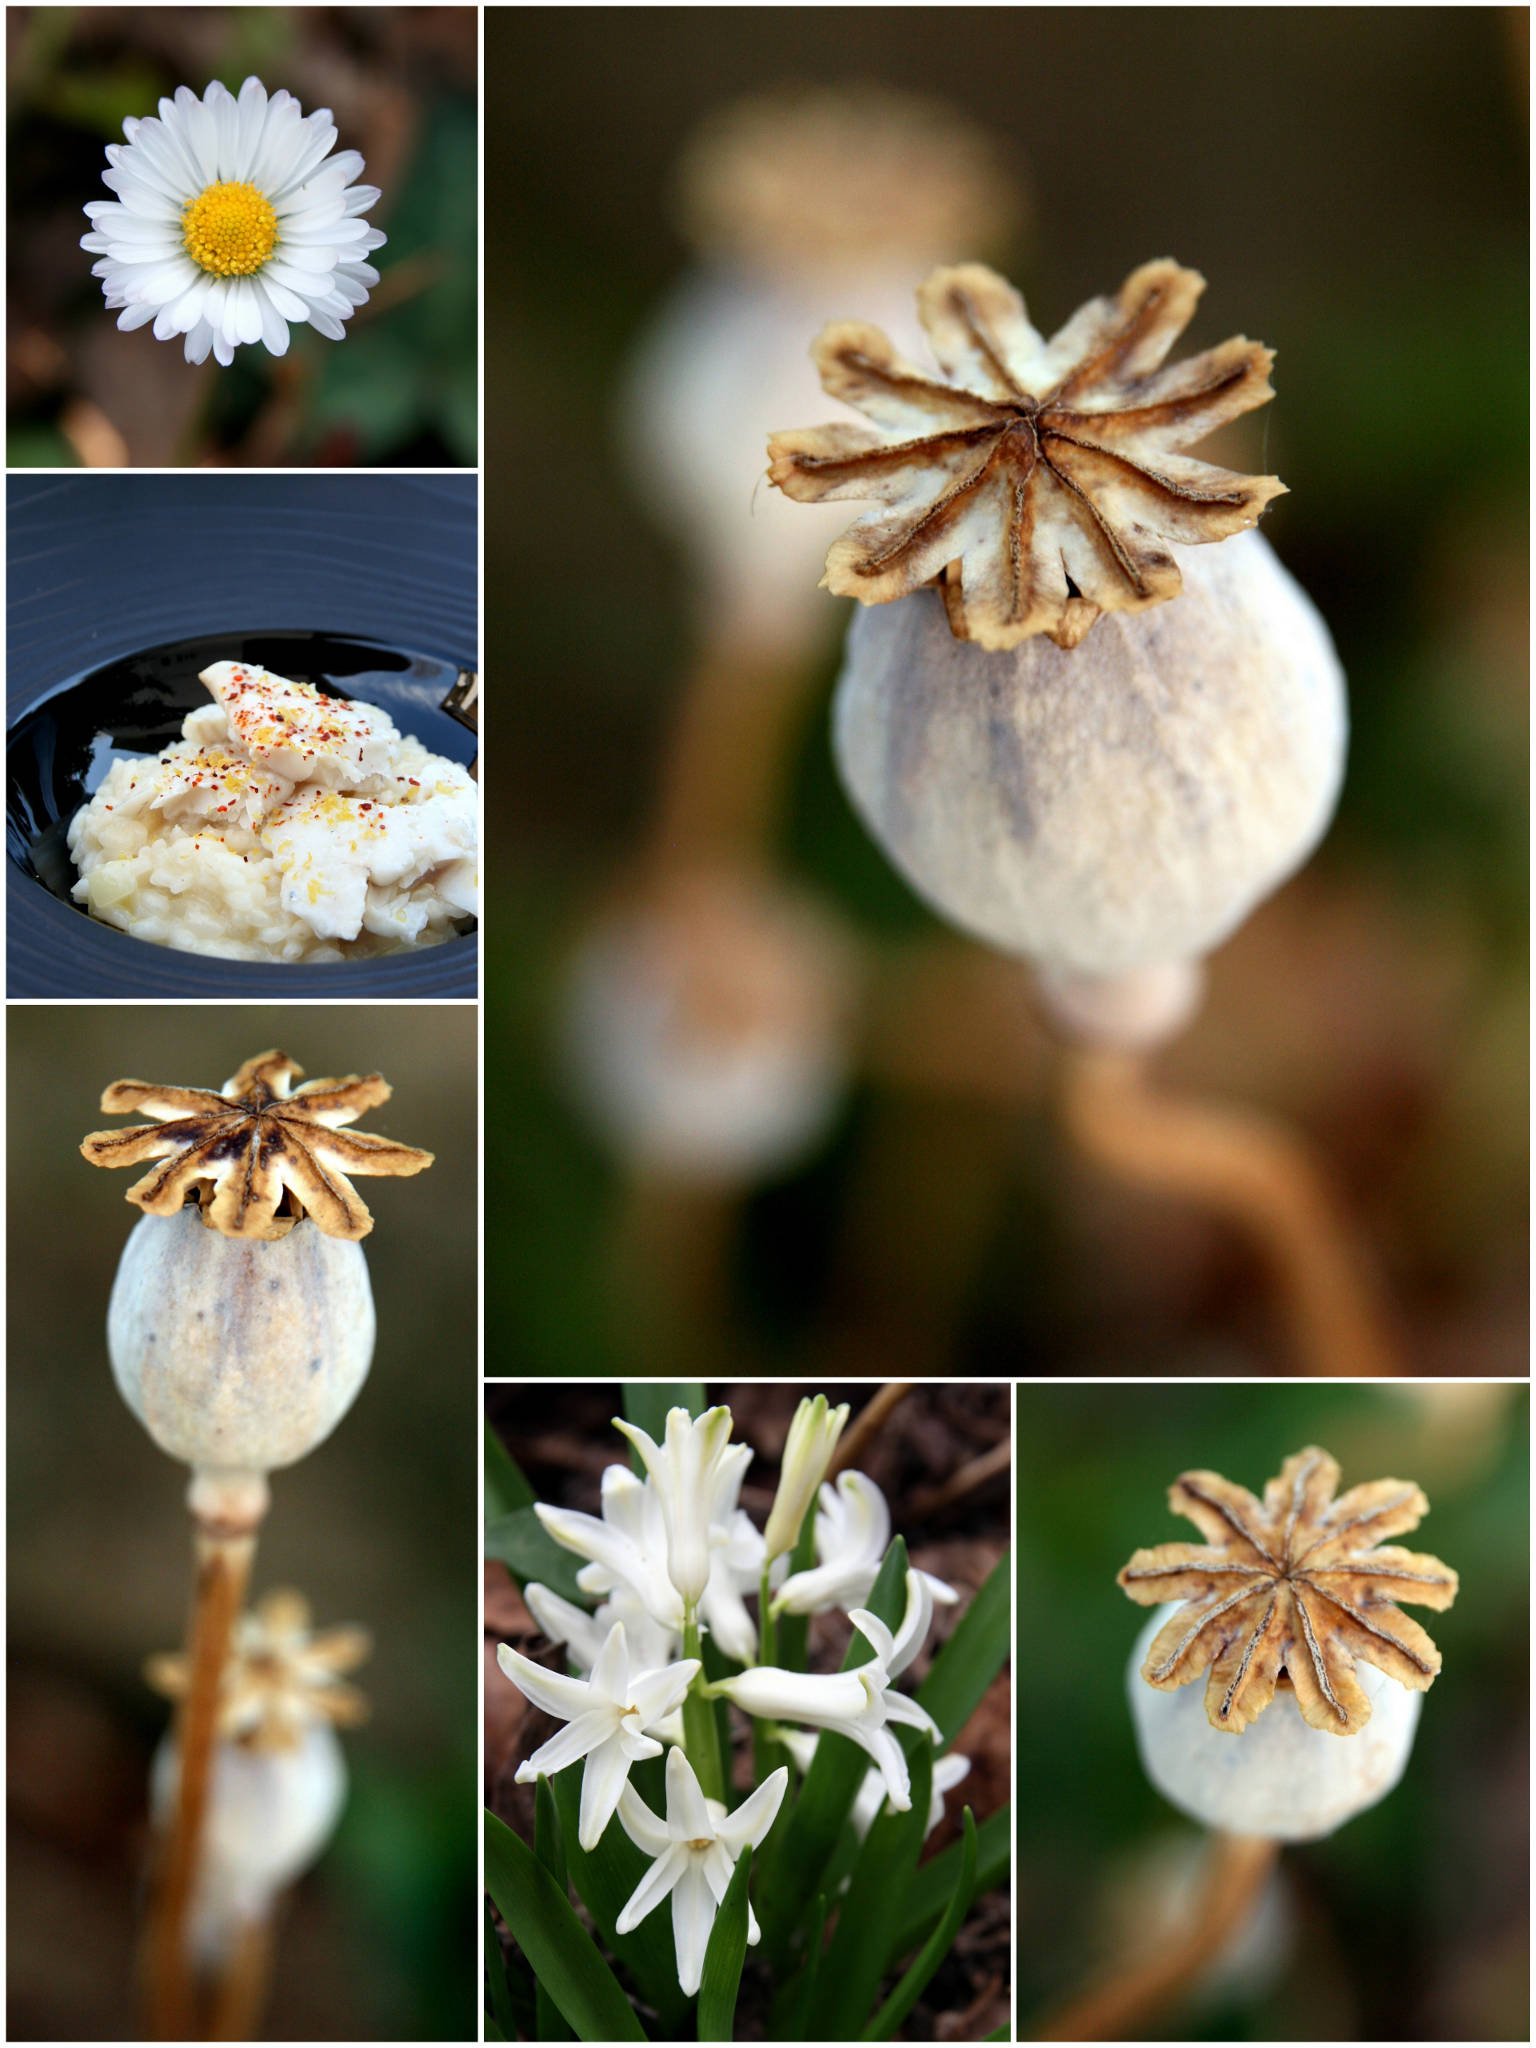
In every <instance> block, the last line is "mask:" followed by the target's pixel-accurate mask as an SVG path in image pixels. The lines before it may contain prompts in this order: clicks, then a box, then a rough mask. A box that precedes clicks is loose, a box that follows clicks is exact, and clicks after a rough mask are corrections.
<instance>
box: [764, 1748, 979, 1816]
mask: <svg viewBox="0 0 1536 2048" xmlns="http://www.w3.org/2000/svg"><path fill="white" fill-rule="evenodd" d="M778 1739H779V1741H780V1742H781V1743H782V1744H783V1745H784V1747H785V1749H787V1750H788V1752H789V1758H790V1762H791V1763H792V1764H793V1765H794V1767H795V1769H796V1770H797V1771H798V1772H799V1773H800V1775H801V1777H802V1778H803V1777H804V1776H805V1774H806V1772H807V1771H808V1770H809V1769H810V1768H811V1765H812V1764H813V1763H814V1762H815V1760H816V1745H817V1744H818V1743H819V1742H820V1740H821V1737H820V1736H819V1735H812V1734H810V1733H809V1732H808V1731H807V1730H805V1729H803V1728H781V1729H780V1730H779V1738H778ZM970 1775H971V1760H970V1758H969V1757H968V1756H961V1755H960V1754H959V1753H958V1751H954V1750H952V1751H951V1752H950V1754H949V1755H948V1756H938V1757H935V1758H934V1760H933V1782H932V1786H931V1789H930V1791H929V1794H928V1819H927V1821H926V1822H925V1823H924V1826H923V1840H924V1841H926V1840H927V1839H928V1837H929V1836H930V1835H931V1834H932V1833H933V1831H934V1829H935V1828H936V1827H937V1826H938V1824H939V1822H940V1821H941V1820H942V1819H943V1818H944V1799H945V1795H946V1794H947V1793H950V1792H953V1791H954V1789H955V1787H956V1786H957V1785H959V1784H961V1783H963V1781H964V1780H965V1779H966V1778H968V1777H969V1776H970ZM889 1805H890V1801H889V1800H888V1799H887V1797H886V1793H885V1780H884V1778H882V1777H881V1775H880V1773H879V1772H878V1771H877V1770H873V1769H871V1770H868V1771H866V1772H865V1773H864V1778H863V1781H862V1783H861V1784H860V1786H859V1789H858V1791H857V1792H856V1793H855V1794H854V1797H853V1805H852V1808H851V1809H850V1811H849V1815H848V1818H849V1819H850V1820H851V1821H852V1822H853V1826H854V1831H855V1833H856V1834H857V1835H858V1837H859V1840H860V1841H861V1842H862V1841H863V1839H864V1837H865V1836H866V1835H867V1834H868V1833H869V1831H870V1829H871V1828H872V1827H873V1826H874V1824H875V1821H876V1818H877V1817H878V1815H879V1812H880V1809H881V1807H882V1806H889Z"/></svg>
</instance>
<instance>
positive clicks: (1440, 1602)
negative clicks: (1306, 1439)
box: [1118, 1448, 1457, 1735]
mask: <svg viewBox="0 0 1536 2048" xmlns="http://www.w3.org/2000/svg"><path fill="white" fill-rule="evenodd" d="M1338 1483H1339V1468H1338V1465H1337V1463H1336V1462H1335V1461H1334V1459H1332V1458H1330V1457H1329V1455H1328V1453H1327V1452H1326V1451H1320V1450H1317V1449H1316V1448H1311V1449H1308V1450H1305V1451H1298V1452H1297V1453H1296V1454H1295V1456H1294V1457H1290V1458H1287V1459H1286V1461H1285V1463H1284V1464H1283V1465H1282V1466H1281V1468H1280V1473H1279V1476H1278V1477H1277V1478H1274V1479H1271V1480H1270V1481H1269V1483H1268V1485H1267V1486H1266V1487H1265V1489H1264V1497H1263V1499H1262V1500H1256V1499H1255V1498H1254V1496H1253V1495H1252V1494H1251V1493H1249V1492H1248V1491H1247V1489H1246V1488H1245V1487H1241V1486H1236V1485H1234V1484H1233V1483H1232V1481H1231V1480H1229V1479H1223V1478H1222V1477H1221V1476H1220V1474H1219V1473H1216V1472H1186V1473H1184V1474H1183V1475H1182V1476H1181V1477H1180V1478H1179V1479H1177V1480H1176V1481H1175V1482H1174V1484H1173V1486H1172V1487H1171V1488H1170V1489H1169V1493H1168V1502H1169V1505H1170V1507H1171V1508H1172V1509H1173V1511H1174V1513H1175V1514H1178V1515H1184V1516H1186V1517H1187V1518H1188V1519H1189V1520H1190V1521H1192V1522H1193V1523H1194V1524H1195V1526H1196V1527H1197V1528H1198V1529H1199V1530H1200V1531H1201V1533H1202V1534H1203V1535H1204V1536H1205V1537H1206V1538H1207V1542H1206V1543H1205V1544H1203V1545H1202V1544H1194V1543H1160V1544H1158V1545H1156V1546H1155V1547H1154V1548H1153V1549H1150V1550H1138V1551H1137V1552H1136V1554H1135V1555H1134V1556H1133V1557H1132V1559H1131V1561H1130V1563H1129V1564H1127V1565H1126V1566H1125V1568H1124V1570H1123V1571H1122V1572H1121V1573H1120V1574H1119V1580H1118V1583H1119V1584H1120V1586H1121V1587H1122V1588H1123V1590H1124V1591H1125V1592H1126V1593H1128V1594H1129V1595H1130V1597H1131V1599H1133V1600H1135V1601H1136V1602H1137V1603H1138V1604H1139V1605H1141V1606H1143V1607H1150V1606H1155V1605H1157V1604H1158V1603H1159V1602H1161V1601H1165V1600H1177V1601H1181V1602H1184V1603H1185V1604H1184V1605H1182V1606H1181V1607H1180V1608H1179V1609H1178V1611H1177V1613H1175V1614H1174V1615H1173V1616H1172V1617H1171V1618H1170V1619H1169V1620H1168V1622H1167V1623H1166V1624H1165V1625H1164V1627H1163V1628H1162V1629H1161V1630H1160V1631H1159V1633H1158V1635H1157V1637H1156V1638H1155V1640H1154V1641H1153V1643H1152V1646H1151V1649H1150V1650H1149V1651H1148V1653H1147V1659H1146V1662H1145V1663H1144V1664H1143V1666H1142V1670H1141V1675H1142V1677H1143V1678H1144V1679H1145V1680H1146V1681H1147V1683H1148V1684H1149V1685H1152V1686H1156V1687H1158V1688H1159V1689H1160V1690H1162V1691H1169V1692H1171V1691H1173V1690H1174V1689H1176V1688H1177V1687H1179V1686H1181V1685H1187V1684H1188V1683H1189V1682H1190V1681H1191V1680H1192V1679H1195V1678H1198V1677H1199V1676H1200V1675H1201V1673H1202V1672H1208V1673H1209V1676H1208V1678H1207V1680H1206V1690H1205V1711H1206V1715H1207V1718H1208V1719H1209V1721H1210V1724H1211V1726H1212V1727H1213V1728H1217V1729H1223V1730H1228V1731H1231V1732H1233V1733H1240V1732H1241V1731H1242V1730H1243V1729H1244V1728H1246V1727H1247V1726H1248V1725H1249V1723H1250V1722H1252V1721H1254V1720H1256V1719H1257V1718H1258V1716H1259V1715H1260V1714H1262V1713H1263V1711H1264V1709H1265V1708H1266V1707H1267V1706H1268V1705H1269V1704H1270V1702H1271V1701H1272V1700H1273V1698H1274V1696H1275V1689H1276V1687H1277V1685H1281V1684H1284V1683H1286V1682H1287V1681H1288V1682H1289V1684H1290V1685H1291V1686H1292V1687H1293V1688H1294V1691H1295V1695H1296V1704H1297V1706H1298V1707H1299V1708H1300V1709H1301V1713H1302V1717H1303V1719H1304V1720H1305V1721H1306V1722H1307V1724H1308V1725H1309V1726H1310V1727H1313V1728H1318V1729H1323V1730H1325V1731H1327V1732H1328V1733H1330V1734H1333V1735H1353V1734H1355V1733H1357V1732H1358V1731H1359V1730H1360V1729H1362V1728H1363V1727H1364V1726H1365V1724H1366V1722H1367V1721H1369V1719H1370V1717H1371V1705H1370V1701H1369V1699H1368V1698H1367V1696H1366V1693H1365V1690H1364V1688H1363V1687H1362V1685H1361V1684H1360V1681H1359V1679H1358V1677H1357V1676H1356V1660H1357V1659H1363V1660H1364V1661H1365V1662H1366V1663H1368V1664H1373V1665H1375V1666H1376V1668H1377V1669H1378V1670H1380V1671H1384V1672H1386V1673H1387V1675H1388V1676H1389V1677H1391V1678H1395V1679H1396V1680H1397V1681H1398V1683H1399V1684H1400V1685H1403V1686H1406V1687H1408V1688H1410V1689H1411V1690H1413V1691H1415V1692H1424V1691H1426V1690H1427V1689H1428V1687H1429V1685H1430V1683H1431V1681H1432V1680H1433V1679H1434V1677H1435V1674H1436V1673H1437V1672H1438V1671H1439V1669H1440V1652H1439V1651H1438V1650H1437V1649H1436V1648H1435V1646H1434V1644H1433V1643H1432V1642H1431V1641H1430V1639H1429V1637H1428V1636H1427V1635H1426V1634H1425V1632H1424V1630H1423V1629H1422V1628H1420V1627H1419V1625H1418V1623H1417V1622H1415V1621H1410V1620H1409V1618H1408V1616H1407V1615H1406V1614H1403V1613H1401V1612H1400V1611H1399V1609H1398V1608H1397V1607H1396V1606H1395V1605H1394V1602H1396V1601H1399V1600H1407V1601H1411V1602H1414V1603H1416V1604H1418V1605H1420V1606H1424V1607H1436V1608H1443V1607H1449V1606H1450V1604H1451V1602H1452V1601H1453V1600H1454V1599H1455V1597H1456V1587H1457V1579H1456V1574H1455V1572H1453V1571H1451V1570H1450V1569H1449V1567H1448V1566H1446V1565H1443V1564H1442V1563H1441V1562H1440V1560H1439V1558H1437V1557H1427V1556H1423V1555H1421V1554H1420V1553H1418V1552H1416V1551H1411V1550H1401V1549H1399V1548H1398V1547H1397V1546H1396V1545H1395V1544H1384V1543H1383V1542H1382V1539H1383V1538H1384V1537H1387V1536H1396V1535H1400V1534H1402V1533H1403V1532H1404V1531H1405V1530H1408V1529H1413V1528H1416V1527H1417V1526H1418V1523H1419V1520H1420V1518H1421V1517H1422V1516H1423V1515H1425V1514H1426V1513H1428V1510H1429V1503H1428V1501H1427V1500H1426V1499H1425V1498H1424V1495H1423V1494H1422V1493H1421V1492H1420V1491H1419V1489H1418V1487H1416V1486H1412V1485H1408V1484H1406V1483H1405V1482H1403V1481H1402V1480H1398V1479H1378V1480H1374V1481H1373V1482H1371V1483H1370V1484H1369V1485H1366V1486H1356V1487H1352V1488H1351V1489H1350V1491H1349V1492H1348V1493H1346V1494H1344V1495H1342V1496H1341V1497H1340V1498H1339V1499H1337V1500H1335V1498H1334V1494H1335V1492H1336V1491H1337V1488H1338Z"/></svg>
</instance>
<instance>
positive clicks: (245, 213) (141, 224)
mask: <svg viewBox="0 0 1536 2048" xmlns="http://www.w3.org/2000/svg"><path fill="white" fill-rule="evenodd" d="M123 133H124V135H126V136H127V138H128V141H127V146H126V147H124V146H123V145H122V144H121V143H111V144H109V145H108V147H107V161H108V163H109V164H110V165H111V169H110V170H106V171H103V172H102V183H103V184H104V185H106V186H108V187H109V188H110V189H111V190H112V191H113V192H114V193H115V194H116V195H117V196H116V198H115V199H98V200H93V201H92V202H91V204H90V205H89V206H87V207H86V208H85V212H86V214H87V215H88V216H89V217H90V222H91V232H90V234H88V235H85V236H83V237H82V238H81V242H80V246H81V248H82V249H87V250H89V251H90V252H91V253H92V254H93V255H96V256H99V257H100V258H101V261H100V262H99V263H96V264H94V265H93V266H92V272H91V274H92V276H94V277H99V278H100V279H101V281H102V290H103V292H104V293H105V295H106V302H107V305H108V306H109V307H112V308H118V307H120V308H121V309H122V310H121V311H120V312H119V314H118V321H117V324H118V326H119V327H121V328H124V329H129V328H134V327H142V326H144V325H145V324H146V322H148V321H150V320H153V321H154V323H155V339H156V340H157V341H169V340H170V339H171V338H172V337H173V336H175V335H178V334H183V335H185V336H186V357H187V361H188V362H189V363H201V362H204V361H206V359H207V356H208V352H209V350H210V349H211V350H212V351H213V354H214V356H215V358H216V359H217V361H219V362H221V363H224V364H226V365H227V364H229V363H232V362H233V361H234V357H235V350H236V349H237V348H238V347H240V345H241V344H242V343H255V342H258V341H259V342H262V343H263V344H264V345H265V346H266V348H267V349H268V351H269V352H270V353H271V354H272V355H275V356H280V355H282V354H283V353H284V352H285V350H286V349H287V347H288V328H289V324H290V323H292V324H293V325H295V326H299V325H302V324H303V323H304V322H305V321H308V323H309V325H310V326H311V327H315V328H318V329H319V331H320V333H322V334H324V335H326V336H328V337H329V338H330V339H331V340H332V341H341V340H344V339H345V336H346V328H345V326H344V325H343V322H344V321H347V320H349V319H350V318H351V317H352V314H353V313H354V312H355V311H356V309H357V308H358V307H359V306H361V305H364V304H365V303H366V302H367V298H368V293H369V290H370V289H371V287H372V286H374V285H376V284H377V283H378V281H379V273H378V272H377V271H376V270H375V269H374V268H373V266H372V265H371V264H370V263H367V262H365V261H364V258H365V257H367V256H368V255H369V253H370V252H371V251H372V250H374V249H377V248H379V247H380V246H381V245H382V244H383V242H384V240H385V237H384V236H383V235H381V234H380V233H379V231H378V229H377V228H371V227H369V226H368V225H367V223H366V222H365V221H363V220H362V219H361V218H360V217H359V216H360V215H362V214H365V213H366V212H367V211H368V209H369V208H370V207H371V206H372V205H373V204H374V202H375V201H376V200H377V199H378V198H379V196H380V195H379V190H378V188H377V186H374V185H358V184H355V183H354V182H353V181H354V180H355V179H356V178H358V177H360V176H361V175H362V170H363V159H362V158H361V157H360V156H359V155H358V153H357V151H356V150H355V149H347V150H343V151H342V152H341V154H340V155H339V156H334V157H333V156H331V150H332V148H333V147H334V146H335V142H336V128H335V125H334V123H333V122H332V119H331V113H330V109H329V108H328V107H321V108H319V109H318V110H317V111H316V112H315V113H313V114H310V115H307V116H306V115H304V114H303V113H302V112H301V110H300V107H299V103H298V101H297V100H296V99H295V98H294V97H293V95H292V94H291V93H288V92H276V93H274V94H273V95H272V97H271V98H270V99H268V97H267V91H266V87H265V86H264V85H263V84H262V82H261V80H260V79H259V78H248V79H247V80H246V81H245V83H244V85H242V86H241V88H240V96H239V98H238V99H236V98H235V97H234V95H233V94H232V93H230V92H229V91H228V90H227V88H226V87H224V86H223V85H221V84H219V83H218V81H217V80H215V81H214V82H213V83H212V84H211V85H210V86H209V87H208V90H207V91H206V92H205V93H204V94H203V97H202V98H201V99H199V98H198V97H197V95H196V94H195V93H194V92H193V91H192V90H191V88H190V87H188V86H185V85H183V86H178V87H177V89H176V97H175V99H174V100H168V99H163V100H161V102H160V117H159V119H158V120H156V119H155V118H154V117H153V116H150V117H149V118H147V119H145V120H132V119H130V120H126V121H124V123H123Z"/></svg>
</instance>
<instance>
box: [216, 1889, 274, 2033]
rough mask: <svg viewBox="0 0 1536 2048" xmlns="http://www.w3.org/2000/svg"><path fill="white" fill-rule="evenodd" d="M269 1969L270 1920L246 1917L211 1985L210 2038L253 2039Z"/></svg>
mask: <svg viewBox="0 0 1536 2048" xmlns="http://www.w3.org/2000/svg"><path fill="white" fill-rule="evenodd" d="M271 1969H272V1922H271V1920H270V1919H269V1918H268V1917H267V1916H266V1915H265V1914H263V1915H262V1917H261V1918H260V1919H257V1920H246V1921H244V1922H243V1923H242V1924H241V1927H240V1931H239V1933H238V1934H237V1935H236V1936H235V1943H234V1947H233V1948H232V1949H231V1951H230V1954H229V1957H228V1959H227V1961H226V1962H225V1964H224V1967H223V1969H222V1970H221V1972H220V1973H219V1977H218V1981H217V1982H216V1983H215V1985H214V1988H213V2004H212V2010H211V2016H210V2019H209V2023H208V2038H209V2040H210V2041H253V2040H255V2038H256V2028H257V2024H258V2022H259V2020H260V2018H261V2009H262V2007H263V2005H264V2004H265V2003H266V1997H267V1984H268V1980H269V1978H270V1975H271Z"/></svg>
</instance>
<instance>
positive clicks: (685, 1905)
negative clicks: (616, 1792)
mask: <svg viewBox="0 0 1536 2048" xmlns="http://www.w3.org/2000/svg"><path fill="white" fill-rule="evenodd" d="M788 1782H789V1772H788V1771H787V1770H786V1769H785V1768H784V1766H783V1765H782V1764H781V1765H780V1766H779V1768H778V1769H777V1770H776V1771H774V1772H773V1773H772V1774H771V1775H770V1776H768V1777H767V1778H765V1779H764V1780H763V1782H762V1784H761V1785H759V1786H758V1788H757V1790H756V1791H755V1792H754V1793H753V1794H752V1795H751V1797H750V1798H749V1799H744V1800H743V1801H742V1803H741V1805H740V1806H738V1807H737V1809H736V1811H735V1812H734V1813H727V1812H726V1810H725V1808H724V1806H722V1805H721V1803H720V1801H719V1800H718V1799H706V1798H705V1797H704V1794H703V1791H702V1789H701V1788H700V1785H699V1781H698V1779H697V1778H696V1777H695V1776H694V1772H693V1766H692V1765H691V1764H690V1763H689V1761H688V1759H687V1757H686V1756H684V1754H683V1752H682V1751H681V1750H680V1749H674V1750H671V1751H670V1752H669V1753H668V1756H667V1817H666V1819H665V1820H664V1821H663V1820H661V1819H659V1818H658V1817H657V1815H656V1814H654V1813H652V1811H651V1809H650V1808H649V1807H648V1806H647V1805H646V1803H645V1801H644V1800H643V1799H642V1798H641V1797H640V1795H639V1793H638V1792H636V1791H635V1789H634V1787H633V1786H632V1785H626V1786H625V1787H624V1791H623V1794H622V1796H621V1798H620V1800H619V1824H620V1826H621V1827H622V1828H623V1830H624V1832H625V1834H627V1835H628V1836H629V1839H630V1840H631V1841H632V1842H633V1843H634V1845H635V1847H636V1848H637V1849H642V1850H643V1851H644V1852H645V1854H646V1855H647V1856H650V1857H652V1858H654V1859H655V1860H654V1861H653V1862H652V1864H651V1867H650V1869H649V1870H648V1871H647V1872H646V1873H645V1875H644V1877H642V1878H641V1880H640V1882H639V1884H637V1885H636V1886H635V1889H634V1892H633V1894H632V1895H631V1897H630V1900H629V1903H628V1904H627V1905H626V1906H625V1908H624V1910H623V1912H622V1913H621V1914H620V1915H619V1917H618V1919H617V1921H616V1922H615V1923H614V1924H615V1928H616V1931H617V1932H618V1933H620V1934H628V1933H629V1932H630V1930H631V1928H635V1927H638V1926H639V1925H640V1922H641V1921H642V1920H643V1919H645V1917H646V1915H647V1914H648V1913H650V1912H652V1911H653V1910H654V1909H655V1908H656V1907H657V1906H659V1905H660V1904H661V1902H662V1900H663V1899H664V1898H666V1896H667V1895H668V1893H669V1892H670V1893H671V1896H672V1938H673V1941H674V1942H675V1944H676V1948H677V1981H678V1983H679V1985H680V1986H681V1987H682V1990H683V1991H684V1993H685V1994H686V1995H687V1996H688V1997H689V1998H691V1997H692V1996H693V1994H694V1993H695V1992H696V1991H697V1990H698V1988H699V1981H700V1979H701V1978H702V1976H703V1974H704V1952H705V1950H706V1949H707V1948H708V1946H709V1935H710V1930H711V1928H712V1927H713V1926H714V1924H715V1914H716V1912H717V1911H718V1909H719V1906H720V1903H721V1901H722V1900H723V1899H724V1897H725V1894H726V1891H727V1890H728V1888H729V1886H730V1882H731V1877H732V1875H733V1873H734V1871H735V1869H736V1864H737V1861H738V1859H739V1858H740V1857H741V1855H742V1853H743V1852H744V1851H745V1850H747V1849H749V1848H752V1849H755V1848H756V1847H757V1845H758V1843H759V1842H761V1841H762V1839H763V1837H764V1836H765V1835H766V1834H767V1832H768V1830H769V1829H770V1828H771V1827H772V1826H773V1823H774V1820H775V1818H776V1817H777V1815H778V1811H779V1804H780V1801H781V1800H782V1799H783V1797H784V1787H785V1786H786V1785H787V1784H788ZM758 1936H759V1929H758V1924H757V1916H756V1914H755V1913H754V1912H753V1911H752V1906H751V1902H750V1900H749V1901H748V1904H747V1940H748V1942H749V1943H752V1942H756V1941H757V1939H758Z"/></svg>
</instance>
